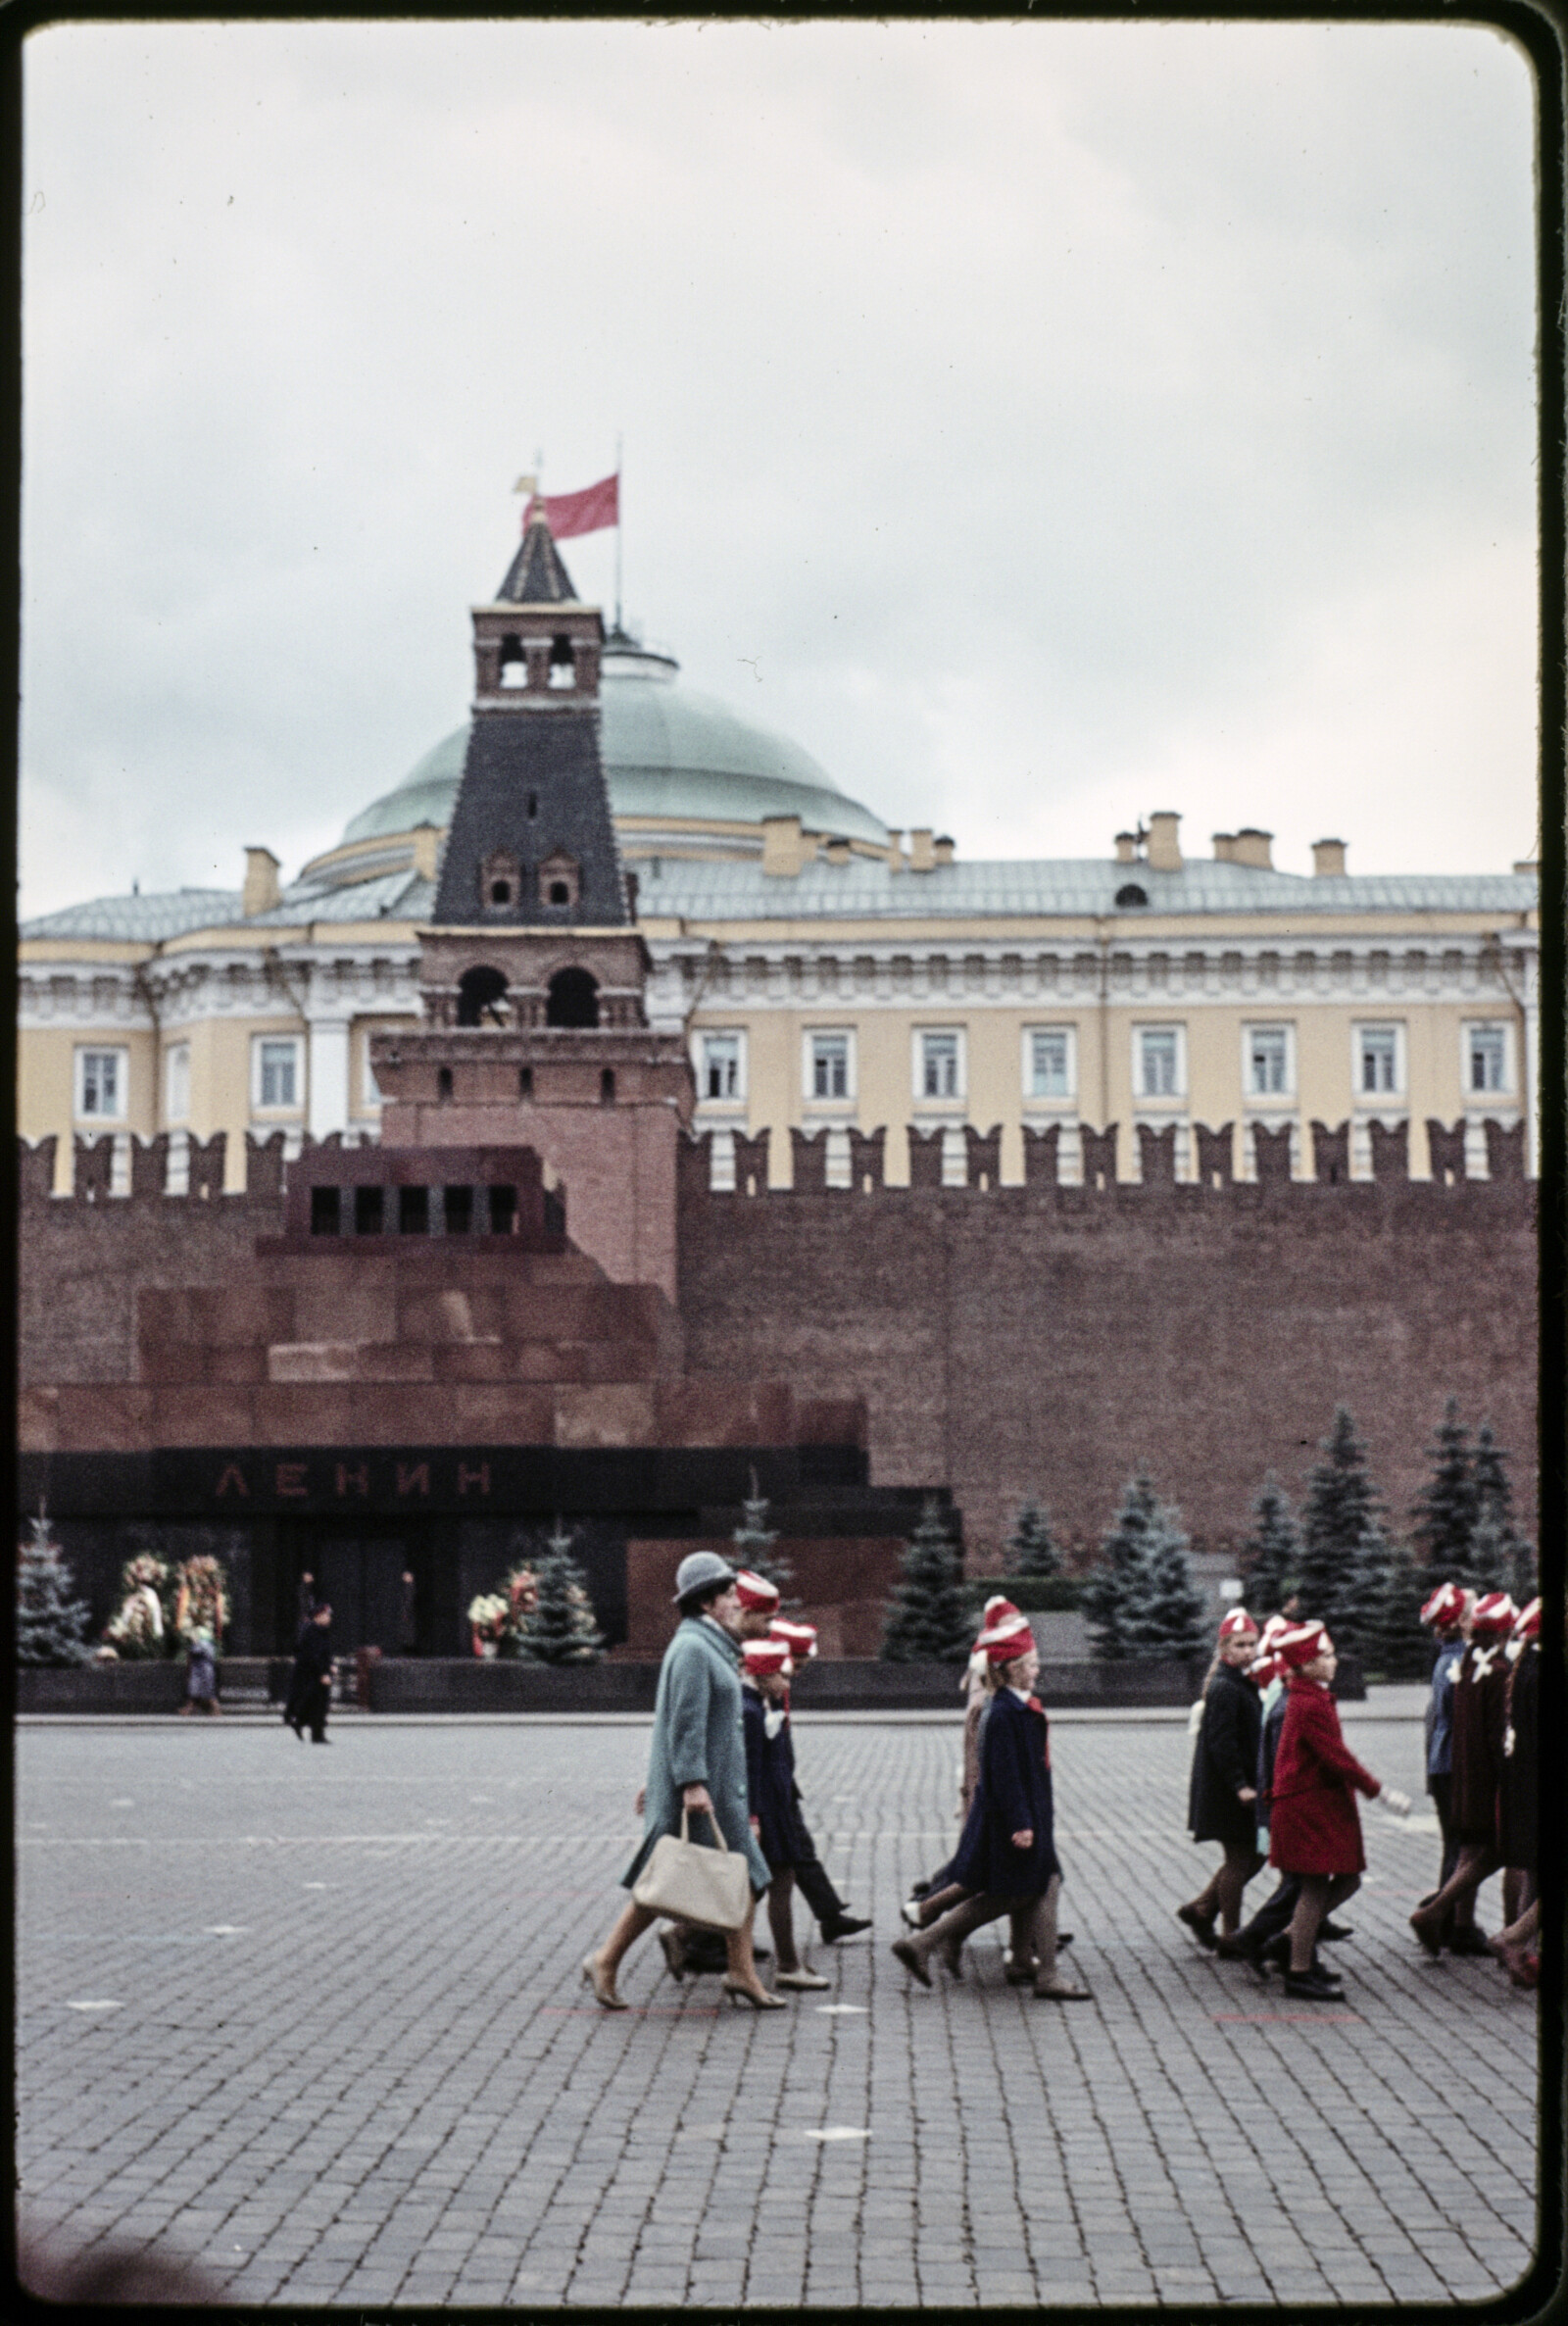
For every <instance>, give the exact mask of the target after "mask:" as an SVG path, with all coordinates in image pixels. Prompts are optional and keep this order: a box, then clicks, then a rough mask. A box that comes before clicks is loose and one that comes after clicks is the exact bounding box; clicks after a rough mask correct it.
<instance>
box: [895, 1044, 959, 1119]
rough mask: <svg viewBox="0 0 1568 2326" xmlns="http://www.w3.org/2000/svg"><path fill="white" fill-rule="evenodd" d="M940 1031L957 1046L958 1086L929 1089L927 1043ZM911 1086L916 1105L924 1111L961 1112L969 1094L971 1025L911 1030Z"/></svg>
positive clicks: (955, 1066) (955, 1072)
mask: <svg viewBox="0 0 1568 2326" xmlns="http://www.w3.org/2000/svg"><path fill="white" fill-rule="evenodd" d="M933 1034H935V1035H940V1037H941V1038H942V1040H943V1041H945V1042H951V1043H952V1044H953V1046H954V1052H953V1056H954V1088H953V1089H952V1090H944V1091H928V1090H927V1089H926V1086H925V1046H926V1043H927V1041H928V1040H929V1039H930V1038H931V1036H932V1035H933ZM909 1089H910V1092H911V1093H912V1095H913V1099H914V1104H915V1107H916V1109H917V1110H918V1111H919V1112H920V1113H921V1114H924V1113H926V1112H928V1111H929V1112H931V1113H934V1114H961V1113H962V1111H963V1109H964V1108H965V1107H966V1106H967V1104H968V1098H969V1042H968V1028H967V1027H966V1026H963V1025H917V1026H913V1027H911V1028H910V1032H909Z"/></svg>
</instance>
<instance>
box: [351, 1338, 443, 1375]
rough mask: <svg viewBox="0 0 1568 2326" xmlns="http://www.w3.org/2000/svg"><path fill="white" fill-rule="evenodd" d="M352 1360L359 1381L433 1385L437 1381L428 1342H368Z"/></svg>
mask: <svg viewBox="0 0 1568 2326" xmlns="http://www.w3.org/2000/svg"><path fill="white" fill-rule="evenodd" d="M355 1358H356V1370H357V1373H358V1376H359V1378H360V1379H361V1380H362V1381H433V1380H434V1379H435V1377H436V1373H435V1361H434V1356H433V1353H432V1351H431V1348H430V1344H429V1342H428V1341H367V1342H365V1343H364V1344H363V1345H362V1346H361V1347H360V1348H359V1349H358V1350H357V1351H356V1352H355Z"/></svg>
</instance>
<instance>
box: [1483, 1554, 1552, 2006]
mask: <svg viewBox="0 0 1568 2326" xmlns="http://www.w3.org/2000/svg"><path fill="white" fill-rule="evenodd" d="M1509 1646H1510V1648H1512V1649H1513V1650H1514V1651H1516V1654H1515V1660H1514V1661H1513V1663H1512V1665H1511V1666H1510V1669H1509V1673H1508V1682H1507V1725H1506V1727H1505V1728H1504V1730H1503V1737H1502V1784H1501V1786H1500V1788H1499V1790H1498V1795H1497V1843H1498V1849H1499V1853H1500V1855H1501V1857H1502V1861H1503V1864H1504V1865H1505V1866H1506V1867H1507V1868H1508V1869H1509V1872H1510V1873H1511V1874H1512V1875H1513V1876H1514V1877H1515V1878H1516V1879H1517V1882H1518V1904H1517V1905H1516V1907H1515V1908H1514V1911H1513V1915H1512V1918H1511V1920H1510V1921H1509V1923H1508V1926H1507V1928H1506V1929H1505V1930H1499V1931H1498V1932H1497V1934H1496V1936H1495V1938H1494V1939H1493V1940H1491V1941H1490V1944H1491V1948H1492V1952H1493V1953H1494V1955H1496V1957H1497V1959H1498V1961H1499V1962H1501V1963H1502V1965H1503V1967H1504V1969H1505V1970H1506V1971H1507V1973H1508V1976H1509V1978H1510V1979H1511V1980H1512V1981H1513V1983H1514V1985H1515V1986H1516V1987H1535V1986H1538V1985H1539V1984H1540V1981H1541V1953H1540V1944H1541V1942H1540V1930H1541V1897H1540V1870H1539V1869H1540V1838H1541V1837H1540V1827H1541V1799H1540V1786H1539V1777H1538V1766H1537V1734H1538V1710H1537V1707H1538V1702H1539V1697H1540V1689H1541V1602H1540V1600H1539V1599H1533V1600H1531V1601H1530V1603H1529V1605H1528V1606H1527V1607H1524V1608H1521V1609H1520V1611H1519V1615H1518V1618H1517V1620H1516V1622H1515V1624H1514V1627H1513V1638H1512V1640H1511V1641H1510V1642H1509Z"/></svg>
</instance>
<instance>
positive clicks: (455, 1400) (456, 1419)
mask: <svg viewBox="0 0 1568 2326" xmlns="http://www.w3.org/2000/svg"><path fill="white" fill-rule="evenodd" d="M439 1394H440V1396H441V1397H442V1399H443V1400H444V1402H445V1403H446V1405H447V1408H448V1412H449V1416H450V1427H449V1428H448V1429H447V1430H446V1431H445V1432H444V1433H443V1434H444V1436H445V1438H446V1439H447V1441H448V1442H450V1443H452V1444H454V1445H459V1446H483V1445H494V1446H549V1445H552V1444H554V1443H555V1440H556V1396H555V1392H554V1391H552V1390H550V1389H537V1388H535V1387H534V1386H533V1385H532V1384H531V1383H529V1382H520V1381H508V1382H479V1381H467V1382H456V1383H453V1384H452V1385H451V1386H450V1387H449V1388H446V1389H443V1390H442V1391H441V1392H440V1393H439Z"/></svg>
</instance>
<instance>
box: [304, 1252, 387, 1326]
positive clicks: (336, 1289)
mask: <svg viewBox="0 0 1568 2326" xmlns="http://www.w3.org/2000/svg"><path fill="white" fill-rule="evenodd" d="M303 1264H304V1265H306V1266H308V1268H309V1270H310V1273H309V1275H308V1276H306V1277H304V1278H303V1279H302V1281H301V1282H300V1283H299V1285H298V1288H297V1290H296V1292H295V1295H294V1338H295V1339H296V1340H300V1341H396V1340H400V1339H401V1338H402V1335H401V1333H400V1332H399V1330H398V1315H397V1302H396V1299H395V1298H394V1293H393V1275H392V1270H391V1268H390V1267H389V1266H388V1265H387V1263H386V1262H385V1261H384V1260H380V1259H373V1260H361V1259H360V1258H359V1256H358V1255H357V1254H356V1255H355V1257H354V1258H353V1259H346V1258H341V1257H338V1256H336V1255H334V1256H333V1257H331V1258H330V1259H324V1260H316V1259H314V1258H313V1259H311V1260H310V1261H309V1262H305V1263H303Z"/></svg>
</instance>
